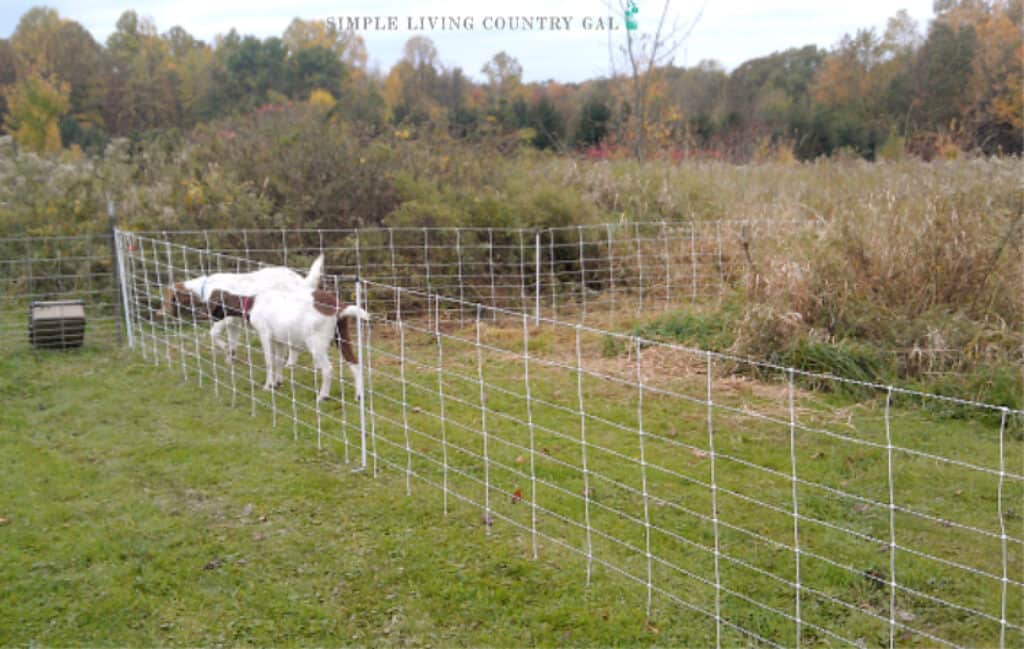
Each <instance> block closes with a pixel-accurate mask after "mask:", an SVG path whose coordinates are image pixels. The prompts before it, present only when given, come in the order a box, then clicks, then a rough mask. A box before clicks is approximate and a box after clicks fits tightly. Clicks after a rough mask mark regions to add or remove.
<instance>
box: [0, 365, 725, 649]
mask: <svg viewBox="0 0 1024 649" xmlns="http://www.w3.org/2000/svg"><path fill="white" fill-rule="evenodd" d="M0 399H2V401H3V403H4V407H3V408H2V409H0V413H2V414H0V466H2V469H0V492H2V493H3V498H2V499H0V516H2V517H3V519H4V522H3V524H2V525H0V610H2V611H3V620H4V621H3V623H2V624H0V645H4V646H10V645H31V644H43V645H107V646H111V645H135V646H143V645H155V644H182V645H209V644H232V645H234V644H257V645H268V644H306V645H309V644H326V645H338V644H361V645H374V646H380V645H402V646H410V645H411V646H438V645H455V644H459V645H483V644H501V645H509V646H511V645H527V644H538V645H546V646H555V645H565V644H576V645H594V644H624V645H636V644H660V643H664V644H666V645H669V646H679V645H681V644H691V645H693V644H698V645H700V644H707V642H708V638H709V636H708V635H707V634H708V631H709V629H710V627H709V626H708V625H707V624H700V625H692V626H674V625H671V624H668V623H667V621H668V620H669V618H670V616H674V614H675V611H674V610H673V609H671V608H664V609H662V608H659V609H657V611H656V612H658V613H660V614H661V615H662V616H663V618H655V620H654V622H655V624H657V626H658V627H659V630H660V634H655V633H654V632H652V631H651V630H650V629H649V628H648V626H647V624H646V621H645V617H644V610H643V600H642V596H641V592H640V591H638V590H637V589H635V588H634V587H632V586H630V585H628V584H626V583H623V582H622V581H620V580H618V579H614V578H609V577H608V576H607V575H601V573H600V572H598V573H597V574H598V575H601V577H600V580H599V582H598V583H595V585H594V586H593V587H591V588H589V589H587V588H585V587H584V586H583V577H582V573H581V570H580V566H578V565H573V564H566V560H565V556H564V555H563V553H561V552H559V551H557V550H555V549H552V550H550V551H545V552H544V553H543V554H542V555H541V559H540V560H539V561H534V560H532V559H531V558H530V548H529V542H528V538H526V537H524V535H523V534H522V533H521V532H517V531H515V530H514V529H510V528H508V527H505V526H501V525H495V526H494V528H493V530H492V533H491V534H490V536H485V534H484V529H483V526H482V525H481V523H480V514H479V512H478V511H475V510H471V509H469V508H468V507H464V506H460V505H459V504H458V503H457V502H453V503H451V509H450V513H449V515H448V517H444V516H443V515H442V513H441V503H440V500H439V497H438V493H437V492H436V491H433V490H431V489H428V488H426V487H425V486H424V485H422V484H417V485H414V487H415V488H414V491H413V495H412V497H407V496H405V494H404V488H403V479H402V476H400V475H397V474H395V473H390V472H384V473H382V474H381V475H380V476H379V478H378V479H377V480H373V479H372V478H371V477H370V476H369V475H368V474H367V473H352V472H351V468H352V465H345V464H343V463H342V462H341V460H340V457H339V455H338V454H336V453H334V452H333V451H331V450H325V451H322V452H317V450H316V447H315V444H311V443H310V440H309V439H308V438H305V439H302V440H300V441H299V443H296V442H294V441H293V440H292V435H291V433H290V429H288V428H287V427H279V428H278V429H276V430H275V429H273V428H272V427H271V425H270V419H269V416H267V415H266V414H265V413H263V412H262V411H261V412H260V413H259V415H258V416H257V417H255V418H253V417H249V416H248V414H247V408H246V409H245V411H242V410H241V409H235V410H232V409H230V408H228V407H226V406H225V405H223V404H221V403H218V402H217V400H216V399H215V398H213V396H212V394H210V393H209V392H208V391H201V390H197V389H196V386H195V385H194V379H193V384H183V383H181V381H180V375H179V374H176V373H172V372H168V371H167V370H166V369H165V368H163V367H152V366H147V365H144V364H142V363H140V362H139V359H138V356H137V355H134V354H130V353H127V352H124V353H121V352H114V353H111V352H110V351H107V350H103V349H92V350H83V351H79V352H71V353H62V354H43V353H39V354H36V353H31V352H25V353H19V354H16V355H13V356H8V357H5V358H3V359H2V360H0ZM539 593H544V596H539V595H538V594H539ZM662 619H664V620H665V621H664V622H663V621H662Z"/></svg>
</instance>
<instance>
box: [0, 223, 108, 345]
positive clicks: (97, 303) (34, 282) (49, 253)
mask: <svg viewBox="0 0 1024 649" xmlns="http://www.w3.org/2000/svg"><path fill="white" fill-rule="evenodd" d="M114 259H115V256H114V249H113V236H112V235H109V234H92V235H81V236H50V237H17V238H4V239H0V353H11V352H15V351H19V350H24V349H28V348H29V347H30V346H32V345H36V346H39V347H47V348H60V349H70V348H74V347H77V346H78V345H77V344H68V345H62V344H59V342H60V341H62V340H69V341H71V340H74V339H75V337H76V335H77V331H76V332H69V331H64V332H62V331H61V330H60V329H59V327H60V326H62V325H61V324H60V323H61V322H66V320H65V319H64V318H63V317H62V318H61V319H60V320H57V321H56V324H55V325H54V326H55V327H56V329H53V330H51V331H50V332H49V333H44V334H42V335H41V334H40V330H39V328H37V329H36V330H35V332H34V333H33V332H31V331H30V309H31V307H32V305H33V304H34V303H35V304H37V305H38V304H39V303H51V302H63V303H67V302H69V301H71V302H77V301H81V303H82V311H83V314H84V329H83V330H82V332H81V336H82V337H81V343H82V344H84V345H87V346H91V345H101V346H103V345H107V346H109V345H113V344H117V343H118V342H119V340H120V338H121V334H122V331H121V327H122V326H123V322H122V318H121V317H120V312H119V309H120V298H119V294H118V288H117V280H116V274H115V261H114ZM72 326H75V327H77V325H72Z"/></svg>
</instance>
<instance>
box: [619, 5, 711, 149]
mask: <svg viewBox="0 0 1024 649" xmlns="http://www.w3.org/2000/svg"><path fill="white" fill-rule="evenodd" d="M671 5H672V2H671V0H665V4H664V5H662V8H661V13H660V15H659V16H658V19H657V22H656V23H655V25H656V26H655V28H654V30H653V31H648V32H639V30H634V29H630V28H628V27H629V25H627V29H626V30H624V33H625V43H624V44H623V45H622V46H621V48H620V52H621V56H622V57H623V58H624V59H625V62H626V66H627V71H626V74H627V85H626V102H627V104H628V106H629V119H630V122H631V124H630V125H629V136H630V139H631V148H632V150H633V155H634V156H635V157H636V158H637V159H638V160H642V159H643V158H644V157H645V156H646V154H647V142H646V140H647V132H648V129H649V128H650V126H651V125H650V123H649V122H650V117H651V116H650V110H649V109H650V105H651V100H652V96H651V92H652V89H653V87H654V85H655V81H656V78H657V76H658V74H659V72H660V68H662V67H664V66H666V65H668V64H669V63H671V62H672V60H673V58H674V57H675V54H676V52H677V51H678V50H679V48H680V47H681V46H682V45H683V43H685V42H686V40H687V39H688V38H689V37H690V34H691V33H692V32H693V29H694V28H695V27H696V26H697V23H698V22H699V21H700V18H701V14H702V13H703V7H702V8H701V10H700V11H698V12H697V14H696V16H694V18H693V19H692V20H691V21H690V22H689V23H683V22H682V21H681V18H680V16H678V15H676V14H672V13H671V11H670V10H671ZM612 6H613V5H609V9H611V8H612ZM637 11H638V9H637V7H636V4H635V3H634V2H632V0H618V1H617V10H614V11H613V13H615V14H617V15H618V16H623V17H625V18H626V19H627V20H637V16H636V13H637ZM609 47H611V38H610V37H609ZM609 59H610V62H611V65H612V76H613V77H616V76H618V74H617V71H616V57H615V56H614V54H613V52H611V51H609Z"/></svg>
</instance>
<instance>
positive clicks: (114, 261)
mask: <svg viewBox="0 0 1024 649" xmlns="http://www.w3.org/2000/svg"><path fill="white" fill-rule="evenodd" d="M107 225H108V228H109V230H110V272H111V273H112V274H113V275H114V290H120V292H121V298H122V299H121V300H118V299H116V298H115V299H114V316H115V317H114V319H115V320H117V334H118V336H117V340H118V342H124V339H125V323H124V321H123V317H125V316H124V315H123V314H121V313H118V311H120V310H121V308H122V307H121V304H122V302H123V301H124V299H126V296H125V292H124V267H123V266H121V265H120V263H121V257H120V255H119V254H118V249H117V219H116V218H115V217H114V201H113V200H110V199H108V200H107ZM128 346H129V347H130V346H131V340H130V334H129V343H128Z"/></svg>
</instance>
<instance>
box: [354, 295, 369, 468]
mask: <svg viewBox="0 0 1024 649" xmlns="http://www.w3.org/2000/svg"><path fill="white" fill-rule="evenodd" d="M362 283H363V280H362V278H361V277H360V278H357V279H356V306H357V307H359V308H360V309H362V308H363V287H362ZM359 313H361V311H360V312H357V314H356V351H357V353H356V362H357V363H358V364H359V378H360V381H359V385H361V386H362V394H360V395H358V397H359V446H360V449H361V451H360V453H361V455H360V457H361V458H362V460H361V461H362V465H361V467H360V468H359V469H358V470H363V471H365V470H366V407H365V406H364V404H365V403H366V392H367V385H366V381H365V380H363V379H365V378H366V377H364V376H363V319H362V318H361V317H360V316H359Z"/></svg>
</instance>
